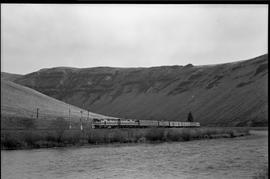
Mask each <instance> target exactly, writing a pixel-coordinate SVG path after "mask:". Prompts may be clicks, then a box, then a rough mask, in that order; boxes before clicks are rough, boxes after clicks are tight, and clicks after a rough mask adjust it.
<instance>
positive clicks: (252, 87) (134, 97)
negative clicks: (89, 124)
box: [15, 54, 268, 126]
mask: <svg viewBox="0 0 270 179" xmlns="http://www.w3.org/2000/svg"><path fill="white" fill-rule="evenodd" d="M267 81H268V54H266V55H263V56H259V57H257V58H254V59H250V60H244V61H239V62H234V63H226V64H218V65H205V66H193V65H192V64H189V65H186V66H160V67H151V68H110V67H96V68H84V69H78V68H68V67H59V68H51V69H43V70H40V71H37V72H34V73H30V74H27V75H24V76H22V77H20V78H18V79H16V80H15V82H16V83H19V84H22V85H25V86H28V87H30V88H33V89H35V90H37V91H39V92H41V93H44V94H46V95H48V96H51V97H54V98H56V99H59V100H62V101H65V102H67V103H70V104H73V105H75V106H79V107H81V108H83V109H87V110H91V111H93V112H96V113H101V114H106V115H110V116H115V117H128V118H137V119H156V120H178V121H185V120H186V118H187V114H188V112H189V111H191V112H192V114H193V116H194V118H195V120H196V121H199V122H201V124H202V125H208V126H246V125H253V126H257V125H267V123H268V117H267V116H268V100H267V98H268V92H267V90H268V87H267V85H268V84H267Z"/></svg>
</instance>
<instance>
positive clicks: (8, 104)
mask: <svg viewBox="0 0 270 179" xmlns="http://www.w3.org/2000/svg"><path fill="white" fill-rule="evenodd" d="M37 108H38V110H39V111H38V118H37ZM69 110H70V116H71V120H72V121H73V122H79V119H80V116H81V112H80V111H83V113H82V116H83V118H84V119H87V117H88V111H86V110H83V109H81V108H78V107H75V106H73V105H69V104H67V103H64V102H62V101H59V100H56V99H54V98H51V97H49V96H46V95H44V94H41V93H40V92H37V91H35V90H33V89H30V88H28V87H24V86H21V85H19V84H15V83H13V82H11V81H6V80H3V79H1V123H2V126H1V127H2V128H5V127H16V126H17V125H18V123H20V122H18V120H20V119H28V118H30V119H35V120H38V121H39V122H40V121H43V123H42V124H39V125H47V124H46V123H47V122H46V121H47V120H54V119H56V118H57V117H63V118H64V119H66V120H68V119H69ZM104 117H106V116H103V115H100V114H95V113H92V112H89V118H104ZM7 119H9V120H8V121H7ZM12 119H14V120H13V121H12ZM12 124H14V125H16V126H12Z"/></svg>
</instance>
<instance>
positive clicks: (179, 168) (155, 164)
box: [1, 131, 268, 179]
mask: <svg viewBox="0 0 270 179" xmlns="http://www.w3.org/2000/svg"><path fill="white" fill-rule="evenodd" d="M266 166H268V138H267V132H266V131H254V132H253V135H251V136H245V137H239V138H233V139H213V140H197V141H190V142H177V143H162V144H138V145H137V144H136V145H130V146H124V145H120V146H115V145H108V146H99V147H81V148H60V149H34V150H18V151H1V167H2V169H1V178H3V179H6V178H7V179H8V178H14V179H15V178H72V179H73V178H100V179H101V178H136V179H137V178H250V177H252V176H253V175H254V174H255V173H257V172H258V171H260V170H261V169H263V168H264V167H266Z"/></svg>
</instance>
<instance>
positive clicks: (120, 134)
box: [1, 127, 255, 150]
mask: <svg viewBox="0 0 270 179" xmlns="http://www.w3.org/2000/svg"><path fill="white" fill-rule="evenodd" d="M254 129H255V128H254ZM249 130H250V128H248V127H232V128H228V127H224V128H222V127H201V128H146V129H124V128H123V129H88V130H83V131H80V130H65V131H63V132H62V133H61V132H59V131H57V130H56V131H54V130H1V150H14V149H33V148H52V147H69V146H82V145H96V144H111V143H153V142H154V143H161V142H173V141H190V140H202V139H214V138H233V137H239V136H245V135H249Z"/></svg>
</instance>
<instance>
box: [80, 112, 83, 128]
mask: <svg viewBox="0 0 270 179" xmlns="http://www.w3.org/2000/svg"><path fill="white" fill-rule="evenodd" d="M82 113H83V111H81V118H80V122H81V131H82V130H83V126H82Z"/></svg>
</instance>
